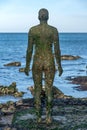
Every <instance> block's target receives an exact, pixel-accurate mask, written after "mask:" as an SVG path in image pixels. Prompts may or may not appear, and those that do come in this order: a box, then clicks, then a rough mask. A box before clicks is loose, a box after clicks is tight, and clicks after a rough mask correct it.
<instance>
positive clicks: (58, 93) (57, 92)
mask: <svg viewBox="0 0 87 130" xmlns="http://www.w3.org/2000/svg"><path fill="white" fill-rule="evenodd" d="M27 89H28V90H29V91H30V92H31V94H32V95H33V96H34V86H31V87H28V88H27ZM52 91H53V96H54V98H69V97H70V96H66V95H64V93H63V92H62V91H60V90H59V89H58V88H57V87H55V86H53V90H52ZM41 95H42V97H45V86H43V89H42V92H41Z"/></svg>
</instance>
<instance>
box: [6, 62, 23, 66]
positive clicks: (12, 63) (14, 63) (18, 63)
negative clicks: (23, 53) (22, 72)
mask: <svg viewBox="0 0 87 130" xmlns="http://www.w3.org/2000/svg"><path fill="white" fill-rule="evenodd" d="M4 66H21V62H11V63H8V64H4Z"/></svg>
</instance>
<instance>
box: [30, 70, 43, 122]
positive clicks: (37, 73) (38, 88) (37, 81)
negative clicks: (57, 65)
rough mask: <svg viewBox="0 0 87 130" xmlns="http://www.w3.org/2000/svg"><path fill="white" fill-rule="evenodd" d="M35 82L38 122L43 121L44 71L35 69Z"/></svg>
mask: <svg viewBox="0 0 87 130" xmlns="http://www.w3.org/2000/svg"><path fill="white" fill-rule="evenodd" d="M32 72H33V80H34V87H35V89H34V90H35V91H34V102H35V109H36V115H37V121H38V122H40V121H41V90H42V71H41V70H38V69H33V71H32Z"/></svg>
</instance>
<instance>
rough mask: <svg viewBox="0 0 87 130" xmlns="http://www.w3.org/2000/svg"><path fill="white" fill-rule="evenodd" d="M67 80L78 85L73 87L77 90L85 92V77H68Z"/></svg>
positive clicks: (86, 86) (86, 84)
mask: <svg viewBox="0 0 87 130" xmlns="http://www.w3.org/2000/svg"><path fill="white" fill-rule="evenodd" d="M67 79H68V80H71V82H72V83H73V84H78V86H76V87H75V88H76V89H77V90H81V91H87V76H78V77H74V78H71V77H69V78H67Z"/></svg>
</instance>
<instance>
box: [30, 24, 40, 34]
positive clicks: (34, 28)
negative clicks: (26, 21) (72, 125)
mask: <svg viewBox="0 0 87 130" xmlns="http://www.w3.org/2000/svg"><path fill="white" fill-rule="evenodd" d="M38 28H39V25H36V26H33V27H31V28H30V30H29V32H32V33H33V32H35V30H37V29H38Z"/></svg>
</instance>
